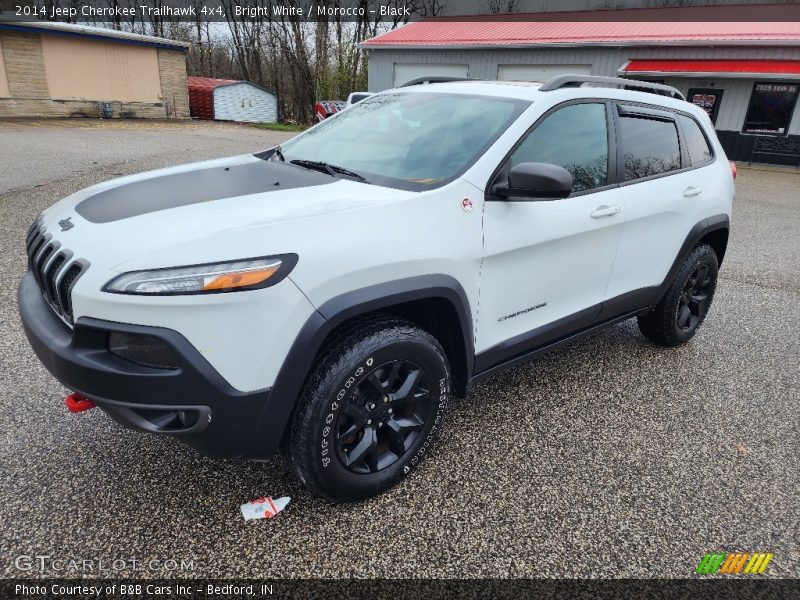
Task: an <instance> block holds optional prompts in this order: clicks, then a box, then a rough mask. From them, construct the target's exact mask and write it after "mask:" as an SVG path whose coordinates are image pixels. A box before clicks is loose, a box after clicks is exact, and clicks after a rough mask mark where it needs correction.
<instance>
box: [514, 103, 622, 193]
mask: <svg viewBox="0 0 800 600" xmlns="http://www.w3.org/2000/svg"><path fill="white" fill-rule="evenodd" d="M522 162H542V163H550V164H554V165H558V166H560V167H564V168H565V169H566V170H567V171H569V172H570V173H571V174H572V191H573V192H582V191H585V190H591V189H594V188H598V187H602V186H604V185H606V183H607V182H608V133H607V128H606V107H605V104H601V103H586V104H572V105H570V106H565V107H564V108H561V109H559V110H557V111H556V112H554V113H552V114H551V115H550V116H548V117H547V118H545V120H544V121H542V122H541V123H539V125H537V126H536V128H535V129H534V130H533V131H531V132H530V133H529V134H528V136H527V137H526V138H525V139H524V140H523V142H522V144H520V145H519V147H517V149H516V150H515V151H514V153H513V154H512V155H511V157H510V165H509V167H513V166H515V165H517V164H519V163H522Z"/></svg>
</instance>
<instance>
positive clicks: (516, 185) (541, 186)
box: [493, 162, 572, 200]
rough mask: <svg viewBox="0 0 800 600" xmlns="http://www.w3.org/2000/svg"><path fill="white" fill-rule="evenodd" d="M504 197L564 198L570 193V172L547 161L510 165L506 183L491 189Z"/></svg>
mask: <svg viewBox="0 0 800 600" xmlns="http://www.w3.org/2000/svg"><path fill="white" fill-rule="evenodd" d="M493 191H494V193H495V194H496V195H498V196H503V197H504V198H509V197H518V198H526V199H531V200H533V199H537V198H541V199H556V198H566V197H567V196H569V195H570V194H571V193H572V174H571V173H570V172H569V171H567V170H566V169H565V168H564V167H559V166H558V165H551V164H549V163H537V162H524V163H519V164H518V165H516V166H514V167H511V171H509V173H508V185H507V186H496V187H495V189H494V190H493Z"/></svg>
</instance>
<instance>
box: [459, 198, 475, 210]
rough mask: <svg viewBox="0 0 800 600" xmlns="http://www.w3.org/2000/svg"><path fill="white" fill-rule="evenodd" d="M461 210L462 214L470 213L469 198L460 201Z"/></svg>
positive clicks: (470, 202)
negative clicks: (462, 210)
mask: <svg viewBox="0 0 800 600" xmlns="http://www.w3.org/2000/svg"><path fill="white" fill-rule="evenodd" d="M461 208H463V209H464V212H472V200H470V199H469V198H464V199H463V200H462V201H461Z"/></svg>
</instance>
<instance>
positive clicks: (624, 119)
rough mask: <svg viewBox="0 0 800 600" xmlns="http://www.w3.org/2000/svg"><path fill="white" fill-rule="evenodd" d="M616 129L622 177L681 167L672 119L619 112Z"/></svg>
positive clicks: (631, 177) (636, 176) (645, 174)
mask: <svg viewBox="0 0 800 600" xmlns="http://www.w3.org/2000/svg"><path fill="white" fill-rule="evenodd" d="M620 129H621V132H620V141H621V143H622V152H623V159H624V162H625V181H631V180H633V179H641V178H643V177H652V176H653V175H661V174H662V173H668V172H669V171H676V170H678V169H680V168H681V147H680V145H679V144H678V130H677V129H676V128H675V123H674V122H673V121H665V120H660V119H649V118H646V117H639V116H621V117H620Z"/></svg>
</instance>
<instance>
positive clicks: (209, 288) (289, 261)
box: [103, 254, 297, 296]
mask: <svg viewBox="0 0 800 600" xmlns="http://www.w3.org/2000/svg"><path fill="white" fill-rule="evenodd" d="M295 264H297V255H296V254H282V255H280V256H271V257H267V258H251V259H247V260H237V261H233V262H224V263H212V264H207V265H194V266H191V267H176V268H167V269H152V270H150V271H131V272H130V273H123V274H122V275H119V276H118V277H115V278H114V279H112V280H111V281H109V282H108V283H107V284H106V286H105V287H104V288H103V291H105V292H113V293H116V294H139V295H152V296H174V295H179V294H183V295H188V294H218V293H221V292H238V291H244V290H257V289H261V288H265V287H268V286H271V285H275V284H276V283H278V282H279V281H280V280H281V279H283V278H284V277H286V276H287V275H288V274H289V271H291V270H292V268H293V267H294V266H295Z"/></svg>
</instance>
